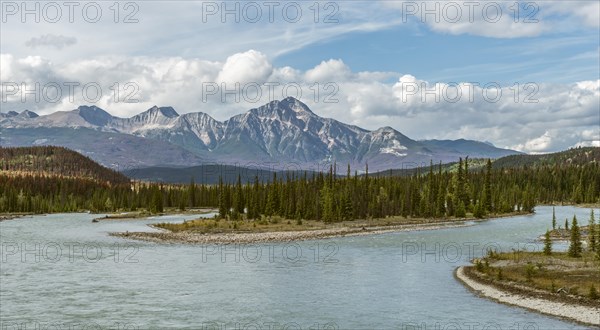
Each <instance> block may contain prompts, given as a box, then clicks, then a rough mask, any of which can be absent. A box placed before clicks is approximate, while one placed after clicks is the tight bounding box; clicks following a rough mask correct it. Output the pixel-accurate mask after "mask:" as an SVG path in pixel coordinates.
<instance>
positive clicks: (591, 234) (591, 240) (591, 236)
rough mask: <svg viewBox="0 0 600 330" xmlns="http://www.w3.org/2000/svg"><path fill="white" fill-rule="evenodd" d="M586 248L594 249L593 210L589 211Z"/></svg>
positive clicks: (594, 222)
mask: <svg viewBox="0 0 600 330" xmlns="http://www.w3.org/2000/svg"><path fill="white" fill-rule="evenodd" d="M588 245H589V246H588V249H589V250H590V251H596V247H597V242H596V219H595V218H594V210H592V211H591V212H590V222H589V226H588Z"/></svg>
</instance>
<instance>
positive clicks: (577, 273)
mask: <svg viewBox="0 0 600 330" xmlns="http://www.w3.org/2000/svg"><path fill="white" fill-rule="evenodd" d="M480 265H481V266H480ZM470 270H471V271H476V274H477V275H478V276H480V277H481V278H483V279H484V280H487V281H490V283H491V284H495V285H499V286H501V287H502V288H503V289H505V290H508V291H515V292H521V293H523V291H527V290H528V289H533V290H538V291H536V292H530V293H534V294H535V295H536V296H537V295H539V293H540V292H545V293H546V294H547V295H548V297H549V298H556V299H558V300H564V299H567V298H568V297H567V296H568V295H572V296H576V297H579V298H577V299H578V302H579V303H581V302H584V303H585V302H586V301H587V302H589V303H591V304H597V303H598V298H599V297H598V292H597V289H596V285H598V283H600V260H599V259H598V258H596V256H595V254H594V253H592V252H589V251H587V252H582V253H581V255H580V257H578V258H573V257H571V256H569V254H568V253H563V252H553V253H552V255H551V256H549V255H546V254H545V253H541V252H525V251H513V252H508V253H491V254H489V255H488V256H487V257H485V258H483V259H481V260H476V261H475V266H473V267H470ZM525 293H527V292H525Z"/></svg>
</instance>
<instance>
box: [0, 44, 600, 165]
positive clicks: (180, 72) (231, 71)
mask: <svg viewBox="0 0 600 330" xmlns="http://www.w3.org/2000/svg"><path fill="white" fill-rule="evenodd" d="M0 56H1V65H2V67H1V72H0V75H1V79H2V82H3V86H2V90H1V93H0V94H1V95H0V96H1V97H2V100H3V103H2V108H3V111H10V110H14V111H22V110H24V109H30V110H34V111H36V112H38V113H40V114H47V113H50V112H53V111H58V110H61V111H64V110H72V109H75V108H76V107H77V106H79V105H81V104H95V105H97V106H99V107H101V108H104V109H106V110H108V111H110V112H111V113H112V114H113V115H118V116H123V117H129V116H132V115H135V114H137V113H139V112H142V111H144V110H146V109H148V108H150V107H151V106H153V105H155V104H156V105H161V106H167V105H170V106H173V107H175V109H177V111H178V112H179V113H187V112H197V111H202V112H206V113H208V114H210V115H211V116H213V117H215V118H216V119H218V120H226V119H228V118H229V117H230V116H233V115H236V114H239V113H242V112H244V111H247V110H248V109H251V108H255V107H258V106H260V105H262V104H264V103H267V102H269V101H271V100H274V99H282V98H284V97H286V96H294V97H298V98H300V99H301V100H302V101H303V102H304V103H306V104H307V105H308V106H309V107H310V108H311V109H312V110H313V111H314V112H315V113H317V114H318V115H321V116H323V117H331V118H335V119H338V120H340V121H343V122H346V123H350V124H355V125H358V126H361V127H364V128H367V129H377V128H379V127H383V126H392V127H394V128H396V129H397V130H399V131H401V132H402V133H404V134H406V135H407V136H409V137H411V138H414V139H431V138H437V139H458V138H466V139H475V140H480V141H492V142H493V143H494V144H495V145H497V146H500V147H509V148H513V149H517V150H521V151H525V152H535V153H541V152H550V151H555V150H561V149H566V148H569V147H572V146H579V145H598V144H599V143H600V133H599V127H600V113H599V109H600V80H591V81H580V82H577V83H573V84H535V85H534V84H532V85H519V86H518V88H515V87H514V85H513V84H507V85H503V86H500V85H497V84H493V83H492V84H488V83H487V82H479V83H474V82H470V83H458V84H454V83H445V82H429V81H427V80H424V79H421V78H419V77H417V76H415V75H413V74H410V73H399V72H354V71H353V70H352V68H350V67H349V66H348V65H346V64H345V63H344V62H343V61H341V60H338V59H331V60H327V61H323V62H322V63H320V64H318V65H316V66H315V67H313V68H309V69H307V70H300V69H297V68H292V67H289V66H285V67H276V66H273V64H272V63H271V62H270V61H269V59H268V58H267V56H266V55H264V54H262V53H260V52H257V51H252V50H251V51H246V52H241V53H236V54H234V55H231V56H229V57H228V58H226V59H225V60H224V61H222V62H219V61H207V60H203V59H185V58H181V57H172V58H171V57H167V58H163V57H160V58H158V57H157V58H154V57H98V58H91V59H86V60H81V61H74V62H70V63H68V64H55V63H53V62H52V61H50V60H48V59H46V58H44V57H40V56H29V57H24V58H18V57H15V56H14V55H11V54H1V55H0ZM390 77H394V78H395V79H394V81H392V82H390V79H389V78H390ZM218 81H221V82H226V83H227V88H228V89H234V88H235V86H234V85H235V83H236V82H239V83H240V85H241V86H244V84H245V83H248V82H253V83H256V85H258V86H260V87H261V90H260V95H256V93H254V92H255V91H253V92H252V93H247V91H245V90H243V87H242V88H240V89H238V90H235V91H234V92H233V93H231V92H230V91H224V90H220V88H221V86H220V85H217V86H216V88H217V89H215V90H212V89H211V90H207V89H206V88H205V87H206V84H207V83H209V84H211V83H212V84H215V82H218ZM6 83H9V84H11V83H12V84H13V85H11V86H9V87H10V88H7V86H5V85H6ZM67 83H71V84H72V83H77V84H78V85H77V86H76V87H75V88H74V93H73V95H69V94H68V93H67V92H68V89H67V87H65V86H66V85H65V84H67ZM90 83H95V84H97V85H99V86H101V89H102V95H101V97H99V98H98V99H97V100H90V97H88V98H86V97H84V86H85V85H86V84H90ZM22 84H25V85H24V86H25V88H27V89H28V90H32V89H35V86H36V85H35V84H38V86H39V87H38V90H39V91H40V93H39V95H38V100H37V101H36V99H35V95H32V94H25V95H24V93H19V92H15V91H14V90H13V89H12V88H13V87H15V86H17V87H18V88H20V89H21V88H22V86H23V85H22ZM53 84H57V85H58V86H61V88H62V92H63V93H62V95H61V97H60V98H58V99H57V100H55V101H53V102H48V101H47V100H46V99H47V98H48V97H47V95H45V92H44V86H54V85H53ZM213 87H215V86H214V85H213ZM51 90H52V89H50V91H51ZM117 91H118V92H117ZM92 94H93V93H92ZM50 96H52V95H50ZM92 96H94V95H92ZM23 97H25V101H24V102H23Z"/></svg>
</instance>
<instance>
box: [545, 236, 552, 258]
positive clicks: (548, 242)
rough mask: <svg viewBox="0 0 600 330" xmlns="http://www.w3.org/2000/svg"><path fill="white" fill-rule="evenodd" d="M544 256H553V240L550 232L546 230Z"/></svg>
mask: <svg viewBox="0 0 600 330" xmlns="http://www.w3.org/2000/svg"><path fill="white" fill-rule="evenodd" d="M544 254H545V255H547V256H549V255H551V254H552V239H550V231H549V230H546V234H545V235H544Z"/></svg>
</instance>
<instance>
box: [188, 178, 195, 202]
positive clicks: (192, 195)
mask: <svg viewBox="0 0 600 330" xmlns="http://www.w3.org/2000/svg"><path fill="white" fill-rule="evenodd" d="M188 196H189V198H190V200H189V206H190V207H195V206H196V183H195V182H194V177H192V179H191V180H190V186H189V188H188Z"/></svg>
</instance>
